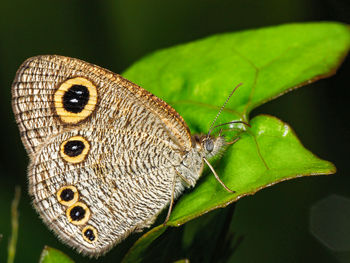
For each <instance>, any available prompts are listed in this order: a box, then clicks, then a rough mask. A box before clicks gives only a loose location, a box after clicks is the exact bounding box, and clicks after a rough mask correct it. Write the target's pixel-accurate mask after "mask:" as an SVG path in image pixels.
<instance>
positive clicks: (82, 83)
mask: <svg viewBox="0 0 350 263" xmlns="http://www.w3.org/2000/svg"><path fill="white" fill-rule="evenodd" d="M54 103H55V109H56V112H57V115H58V116H59V117H60V119H61V121H63V122H64V123H68V124H76V123H79V122H81V121H83V120H85V119H86V118H87V117H89V116H90V115H91V114H92V112H93V111H94V110H95V107H96V104H97V88H96V86H95V85H94V84H93V83H92V82H91V81H90V80H87V79H85V78H82V77H77V78H73V79H68V80H66V81H65V82H63V83H62V84H61V85H60V86H59V87H58V89H57V91H56V92H55V95H54Z"/></svg>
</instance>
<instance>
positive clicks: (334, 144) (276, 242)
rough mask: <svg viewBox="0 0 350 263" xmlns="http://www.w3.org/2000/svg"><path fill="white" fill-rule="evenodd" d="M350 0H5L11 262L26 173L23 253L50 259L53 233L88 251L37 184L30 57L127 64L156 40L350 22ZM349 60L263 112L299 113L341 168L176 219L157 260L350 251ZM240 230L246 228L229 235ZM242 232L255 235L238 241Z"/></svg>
mask: <svg viewBox="0 0 350 263" xmlns="http://www.w3.org/2000/svg"><path fill="white" fill-rule="evenodd" d="M347 2H348V1H345V0H344V1H340V0H261V1H252V0H237V1H222V0H217V1H214V0H178V1H164V0H163V1H161V0H159V1H157V0H144V1H142V0H129V1H104V0H96V1H87V0H84V1H83V0H81V1H73V0H71V1H68V0H60V1H56V0H55V1H48V0H33V1H24V0H2V1H1V2H0V12H1V15H0V92H1V93H0V102H1V103H0V114H1V116H0V118H1V136H0V138H1V148H2V151H1V152H0V153H1V158H0V211H1V212H0V213H1V214H0V233H1V234H3V239H2V240H1V241H0V262H4V261H5V259H6V250H7V243H8V238H9V235H10V205H11V200H12V198H13V195H14V188H15V185H20V186H21V187H22V198H21V201H20V206H19V212H20V222H19V223H20V225H19V239H18V245H17V255H16V262H38V260H39V255H40V252H41V250H42V249H43V247H44V245H49V246H52V247H55V248H58V249H60V250H62V251H64V252H65V253H67V254H68V255H70V256H71V257H72V258H73V259H74V260H76V261H77V262H86V261H88V259H87V258H85V257H82V256H80V255H78V254H76V253H75V252H74V251H73V250H71V249H70V248H68V247H66V246H65V245H63V244H61V243H59V242H58V241H57V239H56V237H55V236H54V235H53V234H52V233H51V232H50V231H49V230H48V229H47V228H46V226H44V225H43V223H42V222H41V220H40V219H39V218H38V216H37V214H36V213H35V211H34V209H33V208H32V207H31V202H30V198H29V196H28V194H27V178H26V167H27V163H28V158H27V157H26V153H25V150H24V148H23V146H22V143H21V141H20V138H19V132H18V129H17V126H16V124H15V121H14V117H13V114H12V109H11V94H10V88H11V83H12V80H13V78H14V76H15V72H16V70H17V68H18V67H19V65H20V64H21V63H22V62H23V61H24V60H25V59H26V58H28V57H31V56H34V55H39V54H60V55H65V56H71V57H76V58H80V59H83V60H86V61H89V62H91V63H94V64H97V65H100V66H102V67H105V68H108V69H111V70H112V71H114V72H117V73H120V72H122V71H123V70H124V69H126V68H127V67H128V66H129V65H131V64H132V63H133V62H134V61H137V60H138V59H139V58H141V57H142V56H144V55H146V54H148V53H149V52H152V51H155V50H157V49H160V48H164V47H169V46H173V45H176V44H179V43H183V42H188V41H192V40H195V39H198V38H202V37H206V36H209V35H212V34H216V33H221V32H231V31H238V30H244V29H250V28H256V27H264V26H270V25H278V24H282V23H290V22H304V21H319V20H332V21H341V22H345V23H349V20H350V19H349V18H350V17H349V16H350V8H349V5H348V4H347ZM349 67H350V65H349V60H345V62H344V64H343V65H342V67H341V68H340V69H339V71H338V73H337V74H336V75H335V76H333V77H331V78H329V79H326V80H321V81H319V82H317V83H314V84H312V85H308V86H307V87H303V88H300V89H298V90H296V91H293V92H291V93H288V94H286V95H284V96H282V97H280V98H278V99H276V100H274V101H272V102H269V103H267V104H265V105H263V106H262V107H260V108H258V109H256V110H255V111H253V113H252V115H251V117H253V116H254V115H257V114H259V113H269V114H272V115H274V116H277V117H279V118H280V119H282V120H283V121H286V122H287V123H289V124H290V125H291V126H292V127H293V128H294V130H295V131H296V133H297V134H298V136H299V138H300V140H301V141H302V142H303V144H304V145H305V147H306V148H308V149H310V150H311V151H312V152H314V153H315V154H316V155H318V156H319V157H321V158H323V159H326V160H329V161H332V162H333V163H334V164H335V165H336V166H337V168H338V172H337V173H336V175H332V176H319V177H309V178H300V179H296V180H292V181H289V182H284V183H281V184H278V185H276V186H274V187H271V188H268V189H264V190H262V191H261V192H259V193H257V194H256V195H254V196H251V197H246V198H243V199H242V200H240V201H239V202H238V203H237V205H236V207H235V208H236V209H235V210H233V208H234V206H230V208H227V209H221V210H219V211H215V212H212V213H209V214H208V215H206V216H203V217H202V218H200V219H197V220H195V221H193V222H190V223H189V224H187V225H186V227H182V228H179V229H171V230H170V231H168V232H167V233H165V235H164V236H162V237H161V238H160V239H159V240H158V241H157V242H156V243H155V244H154V246H153V248H152V249H151V250H150V251H149V252H148V257H147V259H148V261H149V262H157V261H162V262H171V261H174V260H178V259H181V258H185V257H189V258H190V259H191V262H210V261H211V262H219V261H220V260H221V261H222V262H240V263H245V262H350V205H349V203H350V199H349V197H350V189H349V185H350V184H349V183H350V176H349V168H348V167H349V165H348V162H349V146H350V145H349V139H350V136H349V135H350V134H349V125H348V120H349V118H348V111H347V109H348V103H349V96H348V93H347V90H348V88H349V84H350V83H349V78H348V74H349ZM281 77H283V76H281ZM237 81H244V80H237ZM233 212H234V213H233ZM230 218H232V220H228V219H230ZM310 222H312V223H310ZM196 229H197V232H196ZM311 229H312V231H311ZM198 230H199V231H198ZM191 233H196V234H194V235H191ZM231 233H235V238H234V239H233V243H229V242H228V243H227V242H226V238H227V235H228V234H231ZM313 233H316V235H314V234H313ZM238 237H243V240H242V242H239V245H238V246H237V247H235V245H236V244H237V242H236V241H237V240H238V239H239V238H238ZM136 238H137V236H136V235H133V236H132V237H131V238H128V239H127V240H126V241H125V242H123V243H122V244H120V245H119V246H118V247H117V248H115V249H113V250H112V252H110V253H108V254H107V256H106V257H103V258H100V259H99V260H92V262H118V261H119V260H120V258H121V257H122V255H123V254H124V253H125V252H126V250H127V249H128V248H129V246H130V245H131V244H132V243H133V242H134V240H135V239H136ZM191 238H193V239H192V242H191ZM226 245H228V246H229V247H230V249H229V247H225V246H226ZM232 246H233V248H235V249H232ZM232 251H233V252H232Z"/></svg>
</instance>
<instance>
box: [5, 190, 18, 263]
mask: <svg viewBox="0 0 350 263" xmlns="http://www.w3.org/2000/svg"><path fill="white" fill-rule="evenodd" d="M20 197H21V187H19V186H16V188H15V197H14V199H13V201H12V204H11V225H12V233H11V237H10V241H9V245H8V258H7V263H13V262H14V260H15V254H16V244H17V237H18V204H19V199H20Z"/></svg>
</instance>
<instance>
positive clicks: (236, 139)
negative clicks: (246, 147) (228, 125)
mask: <svg viewBox="0 0 350 263" xmlns="http://www.w3.org/2000/svg"><path fill="white" fill-rule="evenodd" d="M239 139H241V137H237V138H235V139H234V140H233V141H231V142H228V143H227V144H228V145H231V144H234V143H235V142H237V141H238V140H239Z"/></svg>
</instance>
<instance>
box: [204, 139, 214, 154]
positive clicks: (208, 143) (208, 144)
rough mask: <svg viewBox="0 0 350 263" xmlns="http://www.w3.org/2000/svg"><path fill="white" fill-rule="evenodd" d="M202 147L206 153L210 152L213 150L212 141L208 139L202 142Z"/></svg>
mask: <svg viewBox="0 0 350 263" xmlns="http://www.w3.org/2000/svg"><path fill="white" fill-rule="evenodd" d="M204 146H205V149H206V150H207V151H208V152H212V151H213V149H214V143H213V140H212V139H210V138H208V139H206V140H205V142H204Z"/></svg>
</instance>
